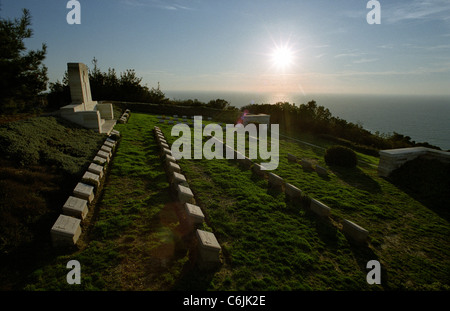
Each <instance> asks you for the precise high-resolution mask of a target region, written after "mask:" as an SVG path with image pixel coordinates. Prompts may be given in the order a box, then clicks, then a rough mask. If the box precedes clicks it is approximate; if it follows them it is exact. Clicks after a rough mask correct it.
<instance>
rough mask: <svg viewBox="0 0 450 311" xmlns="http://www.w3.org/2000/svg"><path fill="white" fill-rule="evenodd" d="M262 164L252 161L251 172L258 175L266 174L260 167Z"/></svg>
mask: <svg viewBox="0 0 450 311" xmlns="http://www.w3.org/2000/svg"><path fill="white" fill-rule="evenodd" d="M262 168H263V166H262V165H261V164H258V163H254V164H253V166H252V172H253V173H255V174H256V175H258V176H260V177H264V176H265V175H266V171H265V170H263V169H262Z"/></svg>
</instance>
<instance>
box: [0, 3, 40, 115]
mask: <svg viewBox="0 0 450 311" xmlns="http://www.w3.org/2000/svg"><path fill="white" fill-rule="evenodd" d="M30 25H31V16H30V12H29V11H28V10H27V9H23V15H22V17H21V18H20V19H17V18H16V19H14V20H9V19H0V45H1V47H2V48H1V49H0V89H1V90H2V91H1V93H0V110H1V111H6V110H22V109H24V108H30V107H26V106H27V105H30V104H32V103H33V102H34V100H35V99H36V97H37V95H38V94H39V93H40V92H42V91H45V90H46V88H47V81H48V78H47V67H45V66H44V65H43V63H42V62H43V60H44V59H45V55H46V52H47V46H46V45H45V44H42V49H41V50H36V51H26V47H25V44H24V39H28V38H31V37H32V35H33V31H32V29H31V28H30Z"/></svg>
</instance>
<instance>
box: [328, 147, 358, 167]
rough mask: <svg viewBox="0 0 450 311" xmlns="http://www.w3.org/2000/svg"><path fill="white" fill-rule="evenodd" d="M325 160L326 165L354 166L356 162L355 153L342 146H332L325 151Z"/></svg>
mask: <svg viewBox="0 0 450 311" xmlns="http://www.w3.org/2000/svg"><path fill="white" fill-rule="evenodd" d="M324 157H325V162H326V163H327V164H328V165H337V166H343V167H355V166H356V164H357V163H358V159H357V158H356V153H355V152H354V151H353V150H351V149H350V148H347V147H343V146H333V147H330V148H328V149H327V151H326V152H325V156H324Z"/></svg>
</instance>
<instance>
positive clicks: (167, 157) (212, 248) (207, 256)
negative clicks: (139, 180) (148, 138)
mask: <svg viewBox="0 0 450 311" xmlns="http://www.w3.org/2000/svg"><path fill="white" fill-rule="evenodd" d="M153 130H154V134H155V138H156V141H157V142H158V145H159V148H160V153H161V157H162V158H163V159H164V163H165V169H166V174H167V175H168V179H169V183H170V187H171V189H172V191H173V192H174V193H175V194H176V195H177V198H178V201H179V202H180V204H182V205H183V207H184V217H186V221H187V223H188V225H189V226H190V227H191V228H192V230H194V229H195V230H196V237H197V245H198V252H199V259H200V260H199V262H198V264H199V267H200V268H202V269H210V268H213V267H215V266H217V265H218V264H220V263H221V261H220V251H221V249H222V248H221V247H220V244H219V242H218V241H217V239H216V237H215V235H214V233H212V232H209V231H204V230H200V229H198V227H200V226H201V224H203V222H204V219H205V216H204V214H203V212H202V209H201V208H200V207H199V206H198V205H196V202H195V198H194V194H193V193H192V190H191V189H190V188H189V184H188V182H187V180H186V177H185V176H184V175H183V174H182V171H181V167H180V166H179V165H178V163H177V160H176V159H175V157H174V156H172V151H171V150H170V147H169V144H168V143H167V140H166V138H165V137H164V134H163V133H162V131H161V129H160V128H159V127H157V126H155V127H154V128H153Z"/></svg>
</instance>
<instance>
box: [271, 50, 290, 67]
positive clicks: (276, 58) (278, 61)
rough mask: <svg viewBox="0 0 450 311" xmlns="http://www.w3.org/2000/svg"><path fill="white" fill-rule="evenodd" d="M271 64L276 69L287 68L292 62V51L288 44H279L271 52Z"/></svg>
mask: <svg viewBox="0 0 450 311" xmlns="http://www.w3.org/2000/svg"><path fill="white" fill-rule="evenodd" d="M272 61H273V64H274V65H275V66H276V67H277V68H278V69H287V68H289V67H290V66H291V65H292V64H293V63H294V52H293V50H292V49H291V48H289V47H288V46H279V47H276V48H275V49H274V51H273V52H272Z"/></svg>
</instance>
